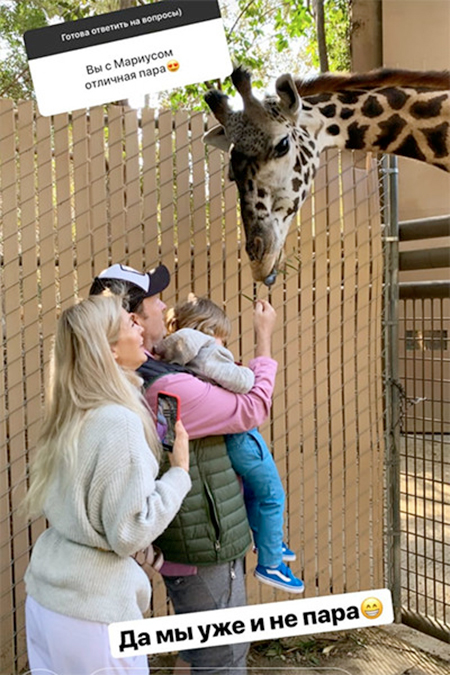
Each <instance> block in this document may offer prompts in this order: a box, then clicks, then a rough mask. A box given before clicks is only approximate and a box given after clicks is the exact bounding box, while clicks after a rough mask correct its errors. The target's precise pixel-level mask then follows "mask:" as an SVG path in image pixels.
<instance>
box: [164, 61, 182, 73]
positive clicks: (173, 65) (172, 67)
mask: <svg viewBox="0 0 450 675" xmlns="http://www.w3.org/2000/svg"><path fill="white" fill-rule="evenodd" d="M179 67H180V64H179V63H178V61H176V60H175V59H172V61H169V62H168V63H167V69H168V70H169V72H171V73H175V72H176V71H177V70H178V68H179Z"/></svg>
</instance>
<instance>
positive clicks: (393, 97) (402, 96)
mask: <svg viewBox="0 0 450 675" xmlns="http://www.w3.org/2000/svg"><path fill="white" fill-rule="evenodd" d="M379 93H380V94H382V95H383V96H385V97H386V99H387V102H388V104H389V106H390V107H391V108H392V110H400V109H401V108H403V106H404V105H405V103H406V101H407V100H408V99H409V98H410V96H409V94H407V93H406V92H405V91H402V90H401V89H398V88H396V87H385V88H384V89H380V90H379Z"/></svg>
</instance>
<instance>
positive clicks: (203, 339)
mask: <svg viewBox="0 0 450 675" xmlns="http://www.w3.org/2000/svg"><path fill="white" fill-rule="evenodd" d="M167 330H168V336H167V337H166V338H165V339H164V340H163V341H162V342H160V343H159V345H157V346H156V348H155V352H156V354H158V355H159V356H161V358H163V359H164V360H165V361H170V362H172V363H178V364H180V365H185V366H188V367H189V369H190V370H192V371H193V372H195V373H196V374H198V375H201V376H202V377H206V378H208V379H210V380H212V381H213V382H215V383H216V384H219V385H221V386H222V387H224V388H225V389H229V390H230V391H233V392H235V393H240V394H243V393H247V392H248V391H250V389H251V388H252V387H253V383H254V375H253V371H252V370H250V368H245V367H243V366H239V365H237V364H235V362H234V358H233V355H232V353H231V352H230V351H229V350H228V349H226V348H225V347H224V346H223V343H224V341H225V340H226V339H227V338H228V337H229V335H230V332H231V325H230V321H229V320H228V318H227V316H226V315H225V313H224V312H223V311H222V310H221V309H220V307H218V306H217V305H216V304H215V303H213V302H212V301H211V300H209V299H207V298H196V297H195V296H194V295H193V294H192V293H190V294H189V297H188V300H187V302H184V303H181V304H179V305H177V306H176V307H174V308H173V309H172V310H169V312H168V314H167ZM225 438H226V443H227V450H228V454H229V456H230V459H231V463H232V465H233V468H234V469H235V471H236V473H238V474H239V475H240V476H241V477H242V480H243V484H244V499H245V504H246V508H247V515H248V520H249V523H250V527H251V529H252V532H253V539H254V543H255V547H256V550H257V553H258V564H257V566H256V569H255V572H254V574H255V577H257V578H258V579H259V580H260V581H262V582H263V583H266V584H269V585H271V586H275V587H276V588H281V589H282V590H285V591H290V592H291V593H302V592H303V590H304V584H303V581H301V580H300V579H298V578H297V577H295V576H294V575H293V574H292V572H291V570H290V569H289V567H287V565H285V563H284V561H291V560H295V559H296V555H295V553H294V552H293V551H291V550H289V549H288V547H287V546H286V544H284V543H283V511H284V490H283V486H282V483H281V480H280V477H279V475H278V471H277V468H276V465H275V462H274V460H273V457H272V455H271V454H270V452H269V450H268V448H267V446H266V444H265V442H264V439H263V437H262V436H261V434H260V433H259V432H258V431H257V430H256V429H253V430H251V431H248V432H246V433H240V434H229V435H228V436H226V437H225Z"/></svg>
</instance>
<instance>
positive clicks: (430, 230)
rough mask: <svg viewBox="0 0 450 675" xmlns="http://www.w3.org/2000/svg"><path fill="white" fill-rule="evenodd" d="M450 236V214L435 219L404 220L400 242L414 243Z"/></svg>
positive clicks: (400, 228)
mask: <svg viewBox="0 0 450 675" xmlns="http://www.w3.org/2000/svg"><path fill="white" fill-rule="evenodd" d="M448 236H450V214H449V215H447V216H436V217H433V218H417V219H416V220H402V221H401V222H400V223H399V239H400V241H414V240H416V239H434V238H436V237H448Z"/></svg>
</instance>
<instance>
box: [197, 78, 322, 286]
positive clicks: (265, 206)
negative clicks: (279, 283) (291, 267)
mask: <svg viewBox="0 0 450 675" xmlns="http://www.w3.org/2000/svg"><path fill="white" fill-rule="evenodd" d="M231 78H232V81H233V84H234V86H235V87H236V89H237V91H238V92H239V94H240V95H241V97H242V100H243V104H244V109H243V110H241V111H233V110H232V109H231V108H230V106H229V104H228V99H227V96H225V94H223V93H222V92H220V91H218V90H210V91H209V92H208V93H207V94H206V96H205V100H206V102H207V104H208V106H209V107H210V109H211V111H212V112H213V114H214V116H215V118H216V119H217V121H218V122H219V123H220V124H219V125H218V126H216V127H213V128H212V129H210V130H209V131H208V132H207V133H206V134H205V136H204V139H203V140H204V142H205V143H206V144H210V145H214V146H216V147H218V148H220V149H221V150H224V151H229V159H230V163H229V177H230V179H231V180H233V181H235V182H236V185H237V188H238V191H239V199H240V204H241V215H242V220H243V224H244V229H245V238H246V251H247V254H248V256H249V259H250V265H251V269H252V275H253V279H254V280H255V281H263V282H264V283H265V284H266V285H267V286H270V285H271V284H273V283H274V281H275V279H276V274H277V270H278V268H279V266H280V264H281V262H282V257H283V246H284V242H285V239H286V236H287V233H288V230H289V225H290V223H291V222H292V220H293V218H294V216H295V214H296V213H297V211H298V209H299V208H300V206H301V205H302V203H303V201H304V200H305V198H306V195H307V193H308V190H309V187H310V184H311V181H312V178H313V174H314V171H315V169H316V167H317V164H318V161H319V159H318V158H319V151H318V148H317V142H316V134H315V133H314V125H311V120H309V119H308V120H307V119H305V122H306V121H308V126H306V124H305V126H302V118H303V117H304V116H305V115H306V118H309V117H312V116H311V115H310V113H308V112H305V111H302V103H301V100H300V97H299V95H298V92H297V88H296V86H295V84H294V80H293V79H292V76H291V75H281V76H280V77H279V78H278V79H277V81H276V93H277V95H276V96H271V97H266V98H265V99H264V100H263V101H260V100H258V99H257V98H255V96H254V95H253V94H252V89H251V77H250V74H249V73H248V72H247V71H245V70H244V69H242V68H237V69H236V70H235V71H234V72H233V74H232V76H231ZM300 146H301V147H300Z"/></svg>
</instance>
